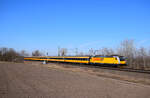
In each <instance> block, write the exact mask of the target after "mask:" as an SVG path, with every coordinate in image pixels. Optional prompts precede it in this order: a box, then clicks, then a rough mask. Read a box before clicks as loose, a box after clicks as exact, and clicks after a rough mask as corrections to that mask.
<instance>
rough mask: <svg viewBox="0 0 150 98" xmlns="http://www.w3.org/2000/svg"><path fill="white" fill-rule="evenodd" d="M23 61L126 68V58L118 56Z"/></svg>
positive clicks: (50, 57)
mask: <svg viewBox="0 0 150 98" xmlns="http://www.w3.org/2000/svg"><path fill="white" fill-rule="evenodd" d="M24 60H25V61H44V62H65V63H77V64H91V65H108V66H114V67H121V66H126V65H127V63H126V58H125V57H124V56H119V55H110V56H100V55H97V56H43V57H38V56H37V57H24Z"/></svg>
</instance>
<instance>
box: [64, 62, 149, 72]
mask: <svg viewBox="0 0 150 98" xmlns="http://www.w3.org/2000/svg"><path fill="white" fill-rule="evenodd" d="M61 64H64V63H61ZM65 64H67V65H72V66H80V67H88V68H101V69H109V70H116V71H128V72H136V73H145V74H150V70H140V69H133V68H115V67H110V66H106V65H105V66H99V65H90V64H70V63H65Z"/></svg>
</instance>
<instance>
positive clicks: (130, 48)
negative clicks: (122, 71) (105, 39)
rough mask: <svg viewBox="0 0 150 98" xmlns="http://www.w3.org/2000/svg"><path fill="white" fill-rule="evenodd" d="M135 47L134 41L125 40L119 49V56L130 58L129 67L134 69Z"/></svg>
mask: <svg viewBox="0 0 150 98" xmlns="http://www.w3.org/2000/svg"><path fill="white" fill-rule="evenodd" d="M135 51H136V48H135V45H134V41H133V40H124V41H122V42H121V44H120V47H119V48H118V54H120V55H122V56H125V57H127V58H128V60H127V61H128V65H129V66H131V67H133V65H132V63H133V58H134V56H135Z"/></svg>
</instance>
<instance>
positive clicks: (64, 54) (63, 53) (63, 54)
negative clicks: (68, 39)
mask: <svg viewBox="0 0 150 98" xmlns="http://www.w3.org/2000/svg"><path fill="white" fill-rule="evenodd" d="M60 55H61V56H66V55H67V49H66V48H61V49H60Z"/></svg>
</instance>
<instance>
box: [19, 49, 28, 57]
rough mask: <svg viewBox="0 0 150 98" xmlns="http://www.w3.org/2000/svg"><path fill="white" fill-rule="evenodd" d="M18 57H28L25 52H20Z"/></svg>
mask: <svg viewBox="0 0 150 98" xmlns="http://www.w3.org/2000/svg"><path fill="white" fill-rule="evenodd" d="M20 56H23V57H26V56H29V54H28V53H27V52H26V51H25V50H22V51H21V52H20Z"/></svg>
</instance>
